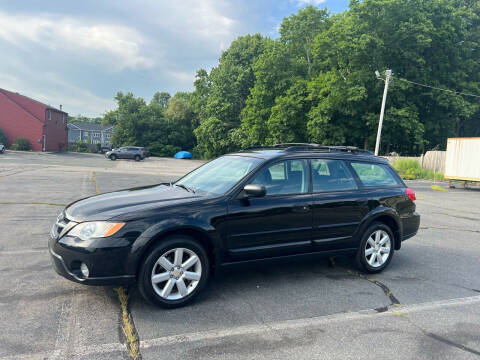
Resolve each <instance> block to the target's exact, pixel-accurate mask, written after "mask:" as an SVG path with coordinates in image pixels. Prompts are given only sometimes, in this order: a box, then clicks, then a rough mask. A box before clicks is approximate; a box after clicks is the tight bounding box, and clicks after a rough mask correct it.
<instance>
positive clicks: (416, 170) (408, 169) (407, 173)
mask: <svg viewBox="0 0 480 360" xmlns="http://www.w3.org/2000/svg"><path fill="white" fill-rule="evenodd" d="M392 166H393V168H394V169H395V170H396V171H397V173H398V175H400V176H401V178H402V179H404V180H416V179H426V180H438V181H443V180H444V177H443V174H442V173H434V172H433V171H430V170H425V169H423V168H422V167H421V166H420V163H419V162H418V160H415V159H398V160H396V161H395V162H394V163H393V164H392Z"/></svg>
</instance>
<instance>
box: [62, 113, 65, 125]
mask: <svg viewBox="0 0 480 360" xmlns="http://www.w3.org/2000/svg"><path fill="white" fill-rule="evenodd" d="M62 123H64V124H65V114H62Z"/></svg>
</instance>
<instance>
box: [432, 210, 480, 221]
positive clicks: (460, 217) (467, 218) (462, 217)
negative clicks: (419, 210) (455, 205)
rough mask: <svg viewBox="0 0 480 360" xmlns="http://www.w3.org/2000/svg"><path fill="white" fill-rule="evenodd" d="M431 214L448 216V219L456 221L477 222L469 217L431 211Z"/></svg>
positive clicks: (476, 219)
mask: <svg viewBox="0 0 480 360" xmlns="http://www.w3.org/2000/svg"><path fill="white" fill-rule="evenodd" d="M432 214H438V215H445V216H450V217H453V218H457V219H465V220H472V221H478V218H471V217H468V216H459V215H452V214H449V213H445V212H438V211H432Z"/></svg>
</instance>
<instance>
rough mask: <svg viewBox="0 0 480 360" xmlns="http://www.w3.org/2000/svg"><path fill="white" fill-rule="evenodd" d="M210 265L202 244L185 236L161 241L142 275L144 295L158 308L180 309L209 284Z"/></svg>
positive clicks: (141, 270) (154, 248)
mask: <svg viewBox="0 0 480 360" xmlns="http://www.w3.org/2000/svg"><path fill="white" fill-rule="evenodd" d="M209 271H210V264H209V260H208V256H207V253H206V252H205V249H204V248H203V246H202V245H201V244H199V243H198V242H197V241H195V240H194V239H192V238H191V237H188V236H185V235H173V236H170V237H167V238H165V239H162V240H160V241H159V243H158V244H157V245H155V247H153V249H152V250H151V251H150V253H149V254H148V255H147V257H146V258H145V261H144V263H143V264H142V266H141V268H140V272H139V275H138V288H139V290H140V293H141V294H142V296H143V297H144V298H145V299H146V300H148V301H149V302H151V303H152V304H154V305H157V306H160V307H163V308H170V309H171V308H176V307H180V306H184V305H186V304H188V303H190V302H191V301H192V300H193V299H194V298H195V297H196V296H197V295H198V294H199V293H200V292H201V291H202V289H203V287H204V286H205V284H206V283H207V281H208V277H209Z"/></svg>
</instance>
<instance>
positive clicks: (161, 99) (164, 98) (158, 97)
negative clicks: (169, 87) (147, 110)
mask: <svg viewBox="0 0 480 360" xmlns="http://www.w3.org/2000/svg"><path fill="white" fill-rule="evenodd" d="M170 98H171V96H170V94H169V93H168V92H164V91H162V92H158V91H157V92H156V93H155V94H153V98H152V100H151V101H150V104H152V103H153V104H158V105H160V106H161V107H163V108H164V109H166V108H167V105H168V100H170Z"/></svg>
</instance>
